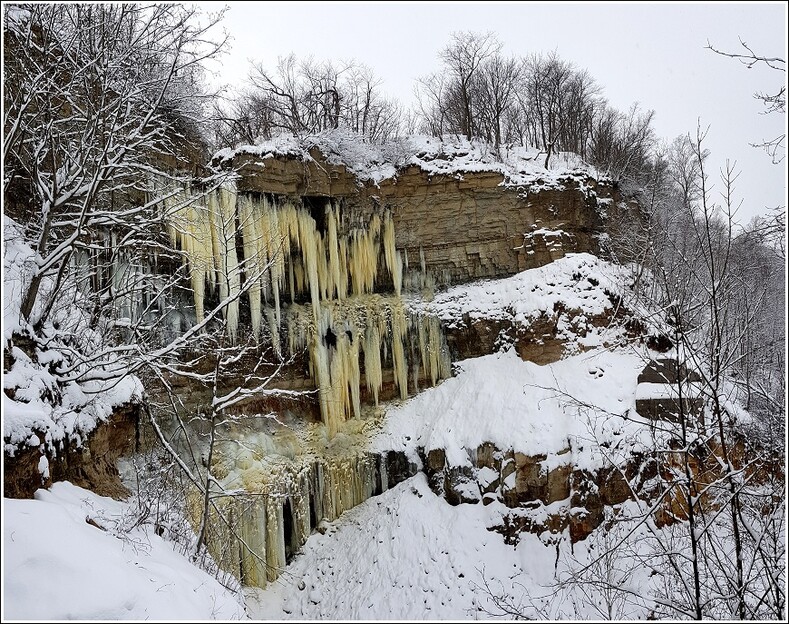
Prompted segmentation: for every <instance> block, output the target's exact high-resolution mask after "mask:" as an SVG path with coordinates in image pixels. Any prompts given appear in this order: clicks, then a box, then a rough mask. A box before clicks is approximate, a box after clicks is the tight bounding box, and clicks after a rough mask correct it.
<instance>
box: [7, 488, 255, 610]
mask: <svg viewBox="0 0 789 624" xmlns="http://www.w3.org/2000/svg"><path fill="white" fill-rule="evenodd" d="M127 513H128V509H127V506H126V504H124V503H120V502H117V501H114V500H112V499H110V498H103V497H101V496H97V495H95V494H93V493H91V492H88V491H87V490H83V489H82V488H78V487H76V486H74V485H72V484H71V483H68V482H62V483H56V484H55V485H53V486H52V488H51V489H50V490H39V491H38V492H36V496H35V500H16V499H7V498H4V499H3V544H4V547H3V563H4V581H3V590H4V596H5V600H4V603H3V607H4V619H5V618H8V619H39V620H50V619H54V620H64V619H77V620H147V619H152V620H176V619H177V620H207V619H222V620H237V619H241V618H244V617H245V614H244V610H243V607H242V606H241V605H240V604H239V602H238V601H237V600H236V598H235V596H234V594H233V593H231V592H230V591H229V590H227V589H226V588H225V587H223V586H222V585H220V584H219V583H218V582H217V581H216V580H215V579H214V578H212V577H211V576H209V575H208V574H206V573H205V572H203V571H202V570H200V569H198V568H196V567H195V566H193V565H192V564H191V563H190V562H189V560H188V559H187V558H185V557H184V556H183V555H181V554H179V553H178V552H176V551H175V550H174V549H173V545H172V543H170V542H166V541H165V540H163V539H162V538H160V537H158V536H157V535H154V534H153V533H152V530H151V529H152V527H137V528H135V529H132V530H130V531H125V530H123V529H122V525H123V522H124V514H127ZM88 519H90V520H91V521H92V522H94V523H95V524H98V525H99V526H100V527H102V528H103V529H104V530H102V529H101V528H97V527H96V526H94V525H93V524H89V523H88Z"/></svg>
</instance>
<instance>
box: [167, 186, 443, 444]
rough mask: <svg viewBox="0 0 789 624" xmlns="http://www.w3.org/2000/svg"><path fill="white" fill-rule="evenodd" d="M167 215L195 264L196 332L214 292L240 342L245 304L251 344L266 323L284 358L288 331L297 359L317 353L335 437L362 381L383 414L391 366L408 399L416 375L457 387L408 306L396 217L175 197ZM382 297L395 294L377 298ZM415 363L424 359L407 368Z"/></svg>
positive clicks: (223, 193) (304, 203) (354, 412)
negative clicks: (384, 387)
mask: <svg viewBox="0 0 789 624" xmlns="http://www.w3.org/2000/svg"><path fill="white" fill-rule="evenodd" d="M164 210H165V215H166V218H167V220H168V225H169V230H170V236H171V240H172V244H173V245H174V246H175V247H176V248H178V249H180V250H181V251H182V252H183V259H184V262H185V263H187V264H188V268H189V274H190V276H191V286H192V291H193V292H194V309H195V322H197V323H199V322H201V321H202V320H203V318H204V316H205V297H206V288H208V289H209V290H210V289H214V290H215V291H218V297H219V301H224V300H226V299H228V298H229V299H230V302H229V303H228V304H227V306H226V307H225V308H224V311H223V316H224V319H225V322H226V328H227V332H228V334H229V336H230V337H231V338H232V339H237V338H238V336H237V334H238V332H239V319H240V312H239V305H240V303H241V302H242V301H244V302H248V306H249V323H250V330H251V332H252V334H253V335H254V336H260V335H261V331H262V328H263V324H264V323H265V324H266V325H267V327H268V330H269V333H270V336H271V339H272V341H273V343H274V345H275V346H276V347H277V348H278V349H279V347H280V342H281V340H282V339H283V330H284V331H285V333H286V335H287V344H288V347H289V351H290V355H296V354H297V353H299V352H302V351H304V350H305V349H306V350H307V352H308V353H309V362H310V367H309V368H310V376H311V378H312V379H313V380H314V382H315V385H316V386H317V388H318V390H319V399H320V411H321V417H322V420H323V422H324V424H325V425H326V427H327V428H328V430H329V434H330V435H334V434H335V433H336V432H337V430H338V428H339V423H341V422H342V421H343V420H345V419H347V418H350V417H357V418H358V417H359V415H360V412H361V408H360V388H361V386H362V381H364V385H366V388H367V390H368V392H369V393H370V395H371V396H372V397H373V399H374V402H375V403H376V404H377V403H378V397H379V393H380V391H381V388H382V385H383V374H382V369H383V367H384V366H386V365H388V364H390V366H391V369H392V370H393V372H394V385H395V387H396V388H397V390H398V392H399V395H400V397H401V398H405V397H406V396H407V394H408V371H409V369H410V370H412V371H415V372H414V374H415V376H416V377H417V378H419V377H421V378H425V379H429V380H430V382H431V383H432V384H435V383H436V382H437V381H438V380H439V379H443V378H446V377H447V376H449V373H450V370H449V368H450V366H449V355H448V351H447V348H446V343H445V341H444V339H443V336H442V334H441V328H440V324H439V322H438V320H437V319H436V318H434V317H430V316H428V315H421V314H410V315H409V314H407V313H406V310H405V308H404V306H403V301H402V299H401V296H400V295H401V288H402V281H403V260H402V256H401V252H400V251H399V250H398V249H397V248H396V247H395V228H394V223H393V220H392V214H391V212H390V211H387V210H381V211H375V212H372V213H371V214H370V215H362V217H363V218H361V219H360V218H359V215H353V214H348V213H346V212H344V211H343V209H342V203H341V202H340V201H336V200H333V199H331V198H320V199H315V198H312V199H308V198H288V197H281V196H274V195H270V194H260V193H242V194H239V193H237V192H236V190H235V188H233V187H227V186H224V187H219V188H217V189H215V190H211V191H208V192H203V193H195V194H193V195H191V196H190V195H189V194H187V193H184V194H181V195H179V196H174V197H172V198H170V199H169V200H168V201H167V202H166V203H165V205H164ZM354 217H355V218H354ZM364 217H366V218H364ZM239 238H240V244H239V243H238V239H239ZM382 282H383V283H384V285H383V286H381V283H382ZM376 288H378V289H379V290H380V289H384V290H388V291H389V293H388V294H386V295H384V296H381V295H377V294H373V293H374V291H375V290H376ZM242 290H243V292H242ZM283 309H284V312H283ZM283 317H284V318H283ZM412 343H413V344H412ZM411 351H413V352H414V353H415V354H417V357H416V358H415V359H416V362H414V363H413V365H412V366H410V367H409V363H408V357H409V356H408V352H411ZM420 366H421V374H420V372H419V370H418V368H419V367H420ZM362 371H364V376H362Z"/></svg>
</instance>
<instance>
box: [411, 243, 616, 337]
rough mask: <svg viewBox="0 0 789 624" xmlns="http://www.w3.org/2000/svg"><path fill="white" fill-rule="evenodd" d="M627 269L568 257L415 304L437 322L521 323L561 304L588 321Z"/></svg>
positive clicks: (605, 303) (600, 310)
mask: <svg viewBox="0 0 789 624" xmlns="http://www.w3.org/2000/svg"><path fill="white" fill-rule="evenodd" d="M626 275H627V269H626V268H624V267H621V266H618V265H615V264H612V263H610V262H606V261H605V260H601V259H600V258H598V257H596V256H593V255H592V254H588V253H571V254H567V255H566V256H565V257H563V258H560V259H558V260H555V261H554V262H551V263H550V264H547V265H545V266H542V267H539V268H536V269H529V270H527V271H522V272H520V273H517V274H516V275H513V276H511V277H506V278H503V279H496V280H486V281H482V282H475V283H472V284H463V285H460V286H455V287H452V288H450V289H448V290H447V291H445V292H442V293H440V294H438V295H436V296H435V298H434V299H433V300H432V301H430V302H424V303H421V304H419V303H415V304H414V305H417V306H419V307H423V308H424V309H426V310H427V311H428V312H430V313H433V314H436V315H437V316H438V317H439V318H440V319H441V320H442V321H444V322H445V323H449V324H450V325H451V324H453V323H458V322H460V321H461V320H462V319H463V317H464V316H465V315H468V316H469V317H470V318H471V319H472V320H475V319H508V320H512V321H514V322H516V323H519V324H525V323H527V322H528V321H529V320H530V319H534V318H536V317H538V316H539V315H540V314H543V313H549V314H550V313H553V311H554V309H555V306H556V305H557V304H561V305H563V306H564V307H566V308H569V309H572V310H580V311H581V312H582V313H584V314H586V315H589V316H593V315H598V314H602V313H604V312H606V310H609V309H610V308H611V307H612V303H611V300H610V298H609V297H608V295H607V294H606V291H608V292H610V293H619V292H620V291H621V284H622V282H623V278H624V276H626Z"/></svg>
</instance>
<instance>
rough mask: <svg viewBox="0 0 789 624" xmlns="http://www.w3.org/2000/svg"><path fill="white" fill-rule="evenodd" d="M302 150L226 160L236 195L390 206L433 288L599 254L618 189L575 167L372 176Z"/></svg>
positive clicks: (360, 214)
mask: <svg viewBox="0 0 789 624" xmlns="http://www.w3.org/2000/svg"><path fill="white" fill-rule="evenodd" d="M310 156H311V158H310V159H308V160H301V159H299V158H296V157H292V156H291V157H288V156H278V155H271V154H267V155H265V157H264V158H262V157H260V156H252V155H249V154H245V153H243V152H240V153H239V154H237V155H235V156H234V157H233V158H232V159H231V160H228V161H226V163H225V166H231V167H233V168H234V169H238V171H239V174H240V179H239V181H238V190H239V192H240V193H244V192H256V193H272V194H274V195H282V196H287V197H321V198H326V197H331V198H335V199H337V200H341V202H342V206H343V208H342V210H343V212H344V213H345V214H346V215H348V217H349V221H350V222H354V220H355V219H358V220H361V221H366V220H367V219H366V218H365V217H366V216H367V217H368V218H369V215H370V214H372V213H374V212H375V211H376V210H381V209H389V210H391V212H392V218H393V220H394V226H395V244H396V247H397V249H398V250H400V251H401V252H402V254H403V257H404V258H406V259H407V261H406V264H407V266H411V267H413V266H416V267H417V268H425V269H427V270H428V271H429V272H430V273H431V274H432V275H433V276H434V277H435V279H436V281H437V282H438V283H440V284H449V283H458V282H463V281H468V280H472V279H481V278H492V277H503V276H506V275H512V274H513V273H516V272H518V271H523V270H525V269H529V268H535V267H538V266H542V265H544V264H547V263H548V262H551V261H552V260H556V259H558V258H560V257H562V256H563V255H564V254H565V253H567V252H580V251H587V252H591V253H596V252H598V251H599V246H598V242H597V240H596V238H595V236H596V235H598V234H600V233H601V232H602V226H603V220H602V216H601V215H602V214H603V212H604V208H605V206H607V205H608V204H610V203H611V202H612V201H613V200H614V197H615V195H616V191H615V189H614V187H613V185H612V184H611V183H610V182H600V181H598V180H596V179H594V178H592V177H591V176H590V175H588V174H587V173H583V172H580V171H574V172H567V173H566V174H559V175H556V176H552V177H550V179H549V180H548V179H542V178H540V177H539V176H534V177H530V178H529V179H528V180H527V181H524V182H523V184H517V183H510V182H509V181H508V180H507V178H506V177H505V175H504V174H503V173H500V172H496V171H471V172H462V173H460V172H455V173H452V174H442V173H433V172H432V171H430V170H429V169H425V168H423V167H420V166H418V165H409V166H406V167H403V168H402V169H399V170H397V171H396V172H395V173H394V175H392V176H391V177H387V178H385V179H383V180H379V181H375V182H372V181H360V180H359V179H358V178H357V177H356V175H355V174H354V173H352V172H351V171H349V170H348V168H347V167H346V166H345V165H342V164H334V165H332V164H329V163H328V162H326V159H325V158H324V157H323V156H322V155H321V154H320V152H318V151H317V150H313V151H311V152H310ZM548 177H549V176H548V175H547V172H546V178H548Z"/></svg>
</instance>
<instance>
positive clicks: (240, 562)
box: [209, 451, 388, 587]
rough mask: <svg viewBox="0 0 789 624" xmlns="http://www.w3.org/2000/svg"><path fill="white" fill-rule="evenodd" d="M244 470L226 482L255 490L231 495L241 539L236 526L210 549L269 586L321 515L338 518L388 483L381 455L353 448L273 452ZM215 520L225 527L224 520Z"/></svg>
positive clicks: (229, 506) (228, 507) (242, 574)
mask: <svg viewBox="0 0 789 624" xmlns="http://www.w3.org/2000/svg"><path fill="white" fill-rule="evenodd" d="M252 463H253V464H254V465H253V466H250V467H249V468H248V469H246V470H243V471H241V472H240V474H238V475H237V476H236V477H234V478H231V479H230V480H229V481H228V483H227V484H226V486H227V487H229V488H231V489H232V488H236V487H240V488H243V489H244V490H246V491H247V492H251V493H252V495H250V496H233V497H228V498H227V499H226V501H225V502H224V504H223V507H224V512H225V515H226V517H231V518H236V519H237V520H236V522H237V526H238V529H239V533H240V535H239V536H240V537H241V539H242V540H243V542H242V543H240V545H239V547H238V548H232V549H228V548H226V545H227V544H239V540H238V539H236V538H235V536H234V535H233V533H232V532H230V531H227V535H226V539H219V540H213V541H212V542H210V543H209V548H210V549H211V550H212V555H213V556H214V557H215V559H216V560H217V562H218V563H219V564H220V565H221V566H222V567H223V568H224V569H226V570H227V571H229V572H231V573H233V574H235V575H236V576H237V577H238V578H239V579H240V580H241V581H242V582H243V583H244V584H245V585H250V586H257V587H265V586H266V583H267V582H270V581H274V580H275V579H276V578H277V577H278V576H279V575H280V573H281V572H282V570H283V569H284V568H285V565H286V563H287V559H288V554H293V553H294V552H295V551H296V550H297V549H298V548H299V547H301V545H302V544H303V543H304V542H305V541H306V539H307V538H308V537H309V535H310V533H311V532H312V531H313V530H314V529H315V528H316V527H317V525H318V524H319V523H320V522H322V521H329V522H331V521H333V520H336V519H337V518H338V517H339V516H340V515H341V514H342V513H343V512H345V511H347V510H349V509H351V508H353V507H355V506H356V505H359V504H360V503H362V502H364V501H365V500H367V499H368V498H370V497H371V496H373V495H374V494H376V493H380V491H382V490H386V489H388V479H387V471H386V462H385V461H382V456H380V455H372V454H369V453H364V452H359V451H356V452H352V453H348V454H345V455H343V456H340V457H330V458H322V459H317V458H313V459H312V460H310V459H308V458H304V460H303V461H299V460H297V461H289V460H285V459H284V458H283V457H281V456H278V455H275V456H273V457H272V458H268V459H267V460H266V461H265V464H258V463H257V462H252ZM213 525H214V526H215V527H216V528H217V530H219V531H220V532H224V531H226V530H227V529H226V526H225V525H224V524H223V523H222V522H219V521H217V522H214V523H213Z"/></svg>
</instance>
